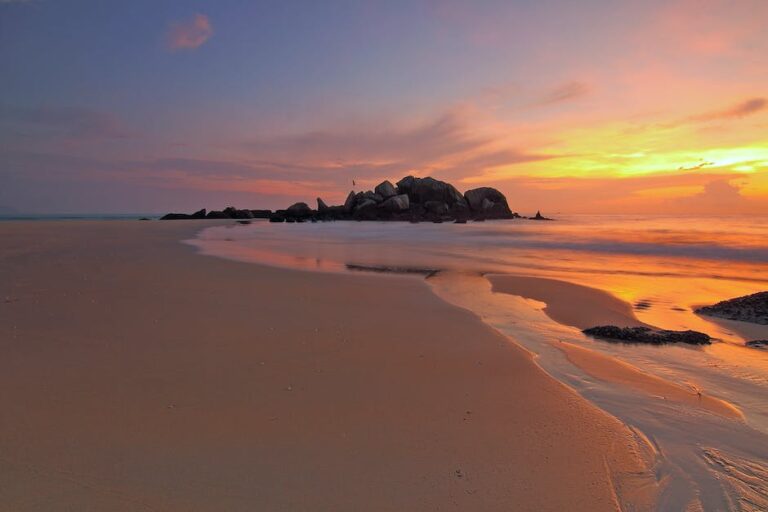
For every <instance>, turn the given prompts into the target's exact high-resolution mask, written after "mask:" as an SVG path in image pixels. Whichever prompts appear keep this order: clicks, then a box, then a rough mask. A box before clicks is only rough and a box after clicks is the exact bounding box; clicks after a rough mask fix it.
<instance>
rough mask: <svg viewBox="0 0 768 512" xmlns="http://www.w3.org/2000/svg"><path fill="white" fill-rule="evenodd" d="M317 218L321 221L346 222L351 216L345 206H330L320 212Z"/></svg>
mask: <svg viewBox="0 0 768 512" xmlns="http://www.w3.org/2000/svg"><path fill="white" fill-rule="evenodd" d="M317 217H318V219H320V220H344V219H347V218H349V214H348V213H347V212H346V211H345V210H344V207H343V206H328V207H326V208H325V209H324V210H322V211H318V212H317Z"/></svg>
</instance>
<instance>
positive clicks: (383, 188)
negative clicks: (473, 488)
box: [374, 180, 397, 199]
mask: <svg viewBox="0 0 768 512" xmlns="http://www.w3.org/2000/svg"><path fill="white" fill-rule="evenodd" d="M374 192H376V193H377V194H379V195H380V196H381V197H383V198H384V199H389V198H390V197H392V196H396V195H397V189H396V188H395V186H394V185H393V184H392V183H391V182H390V181H389V180H384V181H382V182H381V183H379V184H378V185H376V188H375V189H374Z"/></svg>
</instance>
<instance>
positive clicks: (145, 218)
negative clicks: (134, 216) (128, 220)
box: [139, 217, 152, 220]
mask: <svg viewBox="0 0 768 512" xmlns="http://www.w3.org/2000/svg"><path fill="white" fill-rule="evenodd" d="M139 220H152V219H150V218H149V217H141V218H140V219H139Z"/></svg>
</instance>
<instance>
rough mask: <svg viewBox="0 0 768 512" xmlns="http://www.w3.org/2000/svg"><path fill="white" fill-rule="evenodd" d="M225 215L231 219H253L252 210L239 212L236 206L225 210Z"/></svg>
mask: <svg viewBox="0 0 768 512" xmlns="http://www.w3.org/2000/svg"><path fill="white" fill-rule="evenodd" d="M224 214H225V215H226V216H227V217H228V218H230V219H252V218H253V214H252V213H251V210H238V209H237V208H235V207H234V206H228V207H226V208H224Z"/></svg>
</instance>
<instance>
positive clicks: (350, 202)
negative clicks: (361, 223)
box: [344, 190, 356, 213]
mask: <svg viewBox="0 0 768 512" xmlns="http://www.w3.org/2000/svg"><path fill="white" fill-rule="evenodd" d="M355 200H356V196H355V191H354V190H352V191H350V193H349V195H348V196H347V200H346V201H344V211H345V212H347V213H352V210H354V208H355Z"/></svg>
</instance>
